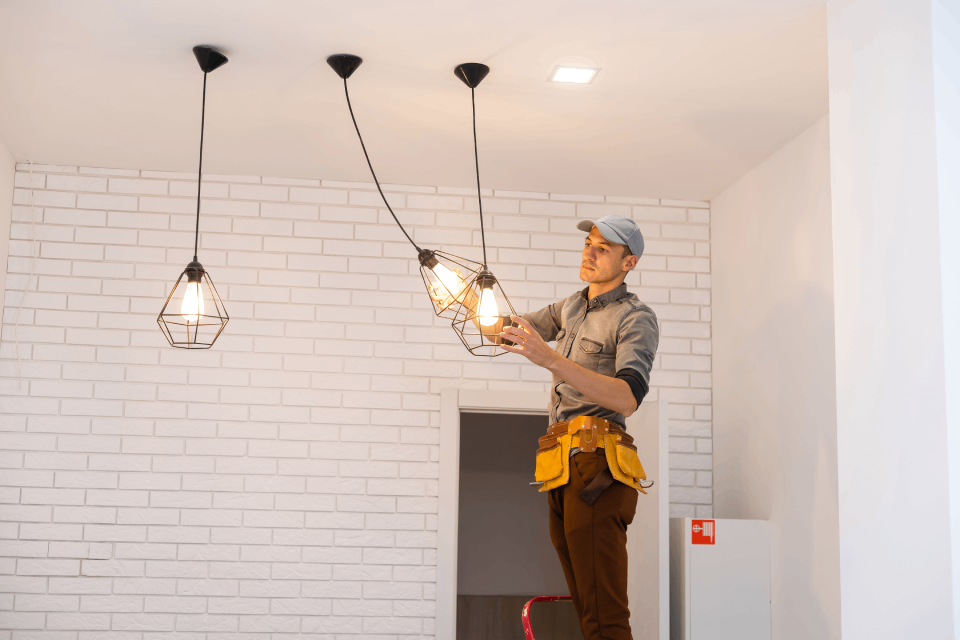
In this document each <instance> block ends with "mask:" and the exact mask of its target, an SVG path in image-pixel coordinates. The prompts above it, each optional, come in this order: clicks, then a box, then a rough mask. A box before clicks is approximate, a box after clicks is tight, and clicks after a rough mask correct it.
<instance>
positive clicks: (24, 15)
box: [0, 0, 827, 200]
mask: <svg viewBox="0 0 960 640" xmlns="http://www.w3.org/2000/svg"><path fill="white" fill-rule="evenodd" d="M195 44H213V45H217V46H219V47H221V48H222V50H223V51H224V52H225V53H226V54H227V55H228V57H229V58H230V62H229V64H227V65H225V66H224V67H221V68H220V69H218V70H217V71H215V72H213V73H212V74H210V76H209V78H208V86H207V128H206V137H205V143H204V168H205V169H206V170H208V171H209V172H211V173H229V174H245V175H269V176H282V177H299V178H318V177H319V178H326V179H333V180H358V181H369V174H368V173H367V168H366V165H365V163H364V160H363V156H362V154H361V151H360V147H359V143H358V142H357V139H356V135H355V133H354V131H353V129H352V126H351V123H350V120H349V114H348V112H347V108H346V103H345V101H344V96H343V84H342V81H341V80H340V79H339V78H338V77H337V76H336V75H335V74H334V73H333V71H331V70H330V68H329V67H327V65H326V63H325V59H326V57H327V56H328V55H330V54H332V53H354V54H357V55H360V56H361V57H363V58H364V64H363V65H362V66H361V67H360V69H359V70H358V71H357V72H356V73H355V74H354V76H353V77H352V78H351V80H350V93H351V99H352V101H353V106H354V110H355V112H356V115H357V119H358V121H359V124H360V127H361V131H362V132H363V134H364V136H365V142H366V143H367V149H368V150H369V151H370V153H371V156H372V160H373V163H374V167H375V169H376V170H377V172H378V177H379V178H380V179H381V180H382V181H383V182H387V183H401V184H423V185H444V186H461V187H468V186H470V185H471V184H473V183H474V182H473V181H474V176H473V170H474V167H473V148H472V137H471V136H472V131H471V128H470V92H469V89H467V88H466V87H465V86H464V85H463V84H462V83H460V82H459V81H458V80H457V79H456V78H455V77H454V75H453V68H454V66H456V65H457V64H459V63H462V62H483V63H486V64H488V65H489V66H490V67H491V73H490V75H489V76H488V77H487V79H486V80H484V82H483V83H482V84H481V85H480V87H479V88H478V89H477V96H476V97H477V135H478V137H479V145H480V170H481V178H482V182H483V186H485V187H492V188H498V189H510V190H526V191H552V192H561V193H595V194H596V193H602V194H615V195H625V196H631V195H633V196H650V197H663V198H683V199H698V200H704V199H710V198H712V197H713V196H714V195H716V194H717V193H718V192H719V191H721V190H722V189H723V188H724V187H726V186H727V185H729V184H731V183H732V182H734V181H735V180H736V179H737V178H739V177H740V176H741V175H743V173H745V172H746V171H747V170H749V169H750V168H751V167H753V166H755V165H756V164H758V163H759V162H760V161H762V160H763V159H764V158H766V157H767V156H768V155H770V153H772V152H773V151H775V150H776V149H778V148H779V147H780V146H782V145H783V144H784V143H786V142H787V141H788V140H790V139H791V138H793V137H794V136H795V135H797V134H798V133H800V132H801V131H802V130H804V129H805V128H807V127H808V126H809V125H810V124H812V123H813V122H814V121H816V120H818V119H819V118H820V117H822V116H823V115H825V114H826V112H827V61H826V10H825V8H824V6H823V5H822V4H821V3H817V2H810V1H800V0H671V1H669V2H666V1H664V0H580V1H574V2H570V1H567V2H565V1H563V0H520V1H517V0H485V1H483V2H481V1H480V0H473V1H472V2H464V1H459V0H405V1H403V2H398V1H397V0H354V1H353V2H343V1H342V0H341V1H337V2H328V1H323V0H272V1H270V2H265V1H256V0H136V1H135V2H131V1H130V0H84V1H83V2H76V1H75V0H0V140H2V141H3V142H4V143H5V144H6V145H7V147H8V148H9V149H10V151H11V152H12V153H13V155H14V157H15V158H16V159H17V160H18V161H23V160H27V159H32V160H34V161H36V162H42V163H53V164H69V165H84V166H100V167H122V168H140V169H161V170H174V171H194V170H195V168H196V163H197V145H198V137H199V129H200V98H201V88H202V82H203V80H202V78H203V75H202V72H201V71H200V70H199V68H198V66H197V63H196V61H195V60H194V58H193V55H192V54H191V51H190V50H191V47H192V46H193V45H195ZM563 62H571V63H578V64H586V65H589V66H595V67H601V68H602V71H601V72H600V73H599V75H598V76H597V77H596V79H595V80H594V82H593V83H592V84H590V85H584V86H571V85H557V84H555V83H550V82H547V76H548V74H549V73H550V71H551V70H552V69H553V68H554V66H555V65H556V64H558V63H563Z"/></svg>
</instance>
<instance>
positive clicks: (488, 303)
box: [452, 269, 517, 357]
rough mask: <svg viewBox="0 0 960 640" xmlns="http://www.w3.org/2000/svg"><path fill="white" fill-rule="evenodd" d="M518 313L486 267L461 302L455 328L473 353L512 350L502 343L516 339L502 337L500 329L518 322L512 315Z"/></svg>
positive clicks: (482, 353)
mask: <svg viewBox="0 0 960 640" xmlns="http://www.w3.org/2000/svg"><path fill="white" fill-rule="evenodd" d="M516 314H517V312H516V310H515V309H514V308H513V305H512V304H510V300H509V298H507V295H506V294H505V293H504V292H503V288H502V287H501V286H500V283H499V282H498V281H497V278H496V277H495V276H494V275H493V274H492V273H491V272H490V271H489V270H487V269H482V270H481V271H480V272H479V273H478V274H477V276H476V277H475V278H474V279H473V280H472V281H471V282H470V283H469V285H468V286H467V292H466V294H465V295H464V296H463V297H462V300H461V301H460V302H459V303H458V304H457V307H456V311H455V316H454V319H453V322H452V325H453V330H454V331H455V332H456V333H457V337H459V338H460V341H461V342H462V343H463V346H464V347H466V348H467V351H469V352H470V353H472V354H473V355H475V356H491V357H495V356H499V355H503V354H504V353H508V352H507V351H506V350H504V349H502V348H501V345H502V344H503V343H504V342H506V343H507V344H513V343H512V342H511V341H509V340H506V341H505V340H504V339H503V338H501V337H500V332H501V331H503V330H504V329H505V328H506V327H510V326H513V325H514V322H513V320H512V319H511V317H510V316H514V315H516Z"/></svg>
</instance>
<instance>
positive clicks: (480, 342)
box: [452, 62, 517, 356]
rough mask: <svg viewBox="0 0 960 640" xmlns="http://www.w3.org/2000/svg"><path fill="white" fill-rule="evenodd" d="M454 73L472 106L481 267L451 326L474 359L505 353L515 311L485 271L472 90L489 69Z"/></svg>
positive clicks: (472, 67)
mask: <svg viewBox="0 0 960 640" xmlns="http://www.w3.org/2000/svg"><path fill="white" fill-rule="evenodd" d="M454 73H455V74H456V76H457V77H458V78H459V79H460V80H462V81H463V83H464V84H465V85H467V86H468V87H470V103H471V105H472V106H473V159H474V164H475V166H476V170H477V205H478V208H479V211H480V241H481V242H482V243H483V267H482V268H481V269H480V271H478V272H477V274H476V275H475V276H474V278H473V280H471V281H470V282H469V283H468V284H467V294H466V295H464V296H462V297H461V299H460V302H459V304H458V305H457V308H456V311H455V313H454V319H453V323H452V324H453V330H454V331H456V332H457V336H459V337H460V340H461V342H463V346H465V347H466V348H467V350H468V351H469V352H470V353H472V354H473V355H475V356H499V355H503V354H504V353H507V352H506V351H504V350H503V349H502V348H501V345H502V344H503V339H502V338H501V337H500V332H501V331H503V329H504V328H505V327H509V326H511V325H512V324H513V321H512V320H511V319H510V316H511V315H516V313H517V312H516V310H514V308H513V305H512V304H510V300H509V298H507V295H506V294H505V293H504V292H503V287H501V286H500V282H499V281H497V278H496V276H494V275H493V273H492V272H491V271H490V270H489V269H488V268H487V239H486V234H485V233H484V229H483V198H482V197H481V196H480V153H479V151H478V150H477V100H476V96H475V89H476V88H477V85H479V84H480V82H481V81H482V80H483V79H484V78H486V77H487V74H488V73H490V67H488V66H487V65H485V64H480V63H478V62H468V63H465V64H461V65H460V66H458V67H457V68H456V69H454ZM508 342H509V341H508ZM510 344H512V343H510Z"/></svg>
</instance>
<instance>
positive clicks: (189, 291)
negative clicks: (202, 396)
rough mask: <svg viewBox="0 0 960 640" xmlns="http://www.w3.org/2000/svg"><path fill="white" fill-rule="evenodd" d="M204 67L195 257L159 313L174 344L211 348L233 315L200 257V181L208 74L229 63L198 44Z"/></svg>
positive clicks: (199, 59) (196, 51) (195, 51)
mask: <svg viewBox="0 0 960 640" xmlns="http://www.w3.org/2000/svg"><path fill="white" fill-rule="evenodd" d="M193 55H194V56H196V58H197V62H198V63H199V64H200V69H201V70H202V71H203V102H202V107H201V111H200V168H199V169H198V170H197V224H196V230H195V232H194V237H193V261H192V262H190V264H188V265H187V267H186V268H185V269H184V270H183V273H181V274H180V277H179V278H177V281H176V283H175V284H174V285H173V290H171V291H170V295H169V296H167V301H166V302H165V303H164V304H163V309H161V310H160V315H159V316H157V324H159V325H160V330H161V331H163V335H164V336H165V337H166V338H167V342H169V343H170V346H172V347H178V348H181V349H209V348H210V347H212V346H213V343H214V342H215V341H216V339H217V337H219V336H220V333H221V332H222V331H223V328H224V327H225V326H226V325H227V321H228V320H230V317H229V316H228V315H227V310H226V309H225V308H224V307H223V301H222V300H220V294H218V293H217V288H216V287H215V286H214V285H213V280H211V279H210V274H209V273H208V272H207V270H206V269H204V268H203V265H202V264H200V262H198V261H197V247H198V241H199V239H200V182H201V178H202V177H203V126H204V121H205V116H206V110H207V74H208V73H210V72H211V71H213V70H215V69H218V68H220V67H221V66H223V65H225V64H226V63H227V58H226V56H224V55H223V54H222V53H220V52H219V51H218V50H217V49H216V48H214V47H210V46H207V45H199V46H196V47H194V48H193Z"/></svg>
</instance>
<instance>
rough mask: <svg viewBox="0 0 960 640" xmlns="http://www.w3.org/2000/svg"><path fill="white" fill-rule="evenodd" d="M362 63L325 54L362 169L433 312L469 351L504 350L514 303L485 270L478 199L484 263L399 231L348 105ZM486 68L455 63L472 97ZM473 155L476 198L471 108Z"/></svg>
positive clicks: (497, 352) (498, 352)
mask: <svg viewBox="0 0 960 640" xmlns="http://www.w3.org/2000/svg"><path fill="white" fill-rule="evenodd" d="M362 62H363V59H361V58H360V57H359V56H355V55H351V54H348V53H341V54H336V55H332V56H330V57H329V58H327V64H329V65H330V67H331V68H332V69H333V70H334V71H335V72H336V74H337V75H338V76H340V77H341V78H342V79H343V93H344V95H345V96H346V99H347V109H348V110H349V111H350V119H351V120H352V121H353V127H354V129H356V131H357V137H358V138H359V139H360V147H361V149H363V155H364V158H366V161H367V167H369V169H370V175H371V176H373V182H374V184H375V185H376V186H377V191H379V192H380V197H381V198H382V199H383V203H384V204H385V205H386V207H387V210H388V211H389V212H390V215H391V216H393V220H394V222H396V223H397V226H398V227H400V231H402V232H403V235H404V236H406V238H407V240H408V241H409V242H410V244H411V245H413V248H414V249H415V250H416V251H417V258H418V259H419V261H420V277H421V278H422V279H423V284H424V286H425V287H426V289H427V294H428V295H429V296H430V301H431V303H432V306H433V310H434V313H436V314H437V316H439V317H441V318H446V319H448V320H451V323H452V325H453V328H454V330H455V331H456V332H457V335H458V336H459V338H460V340H461V341H462V342H463V344H464V346H465V347H466V348H467V349H468V350H469V351H470V353H472V354H474V355H488V356H494V355H501V354H503V353H506V352H505V351H503V350H502V349H500V348H499V345H500V343H501V339H500V337H499V334H500V331H501V330H502V328H503V327H505V326H509V325H510V320H509V314H508V315H507V316H503V315H501V310H504V311H506V310H509V313H514V310H513V306H512V305H510V301H509V300H508V299H507V297H506V295H505V294H504V293H503V289H502V288H501V287H500V284H499V283H498V282H497V279H496V278H495V277H494V276H493V274H492V273H491V272H490V271H489V270H488V269H487V266H486V252H487V246H486V238H485V237H484V233H483V209H482V203H481V210H480V235H481V238H482V241H483V255H484V259H483V260H484V261H483V262H482V263H480V262H476V261H474V260H469V259H467V258H462V257H460V256H455V255H452V254H450V253H446V252H444V251H437V250H433V249H421V248H420V247H419V246H417V243H416V242H414V241H413V238H411V237H410V234H409V233H407V230H406V229H404V227H403V225H402V224H401V223H400V220H399V219H398V218H397V215H396V214H395V213H394V211H393V208H392V207H391V206H390V203H389V202H388V201H387V198H386V196H384V194H383V189H381V188H380V181H379V180H377V174H376V173H375V172H374V170H373V164H372V163H371V162H370V155H369V154H368V153H367V148H366V145H365V144H364V143H363V136H361V135H360V127H359V126H358V125H357V118H356V116H354V114H353V106H352V105H351V104H350V92H349V90H348V88H347V79H348V78H349V77H350V76H351V75H353V72H354V71H356V70H357V68H358V67H359V66H360V64H361V63H362ZM489 72H490V68H489V67H487V66H486V65H482V64H476V63H469V64H464V65H460V66H459V67H457V70H456V73H457V74H458V77H460V79H461V80H463V81H464V82H465V83H467V86H469V87H470V91H471V95H472V92H473V89H474V87H476V86H477V85H478V84H479V83H480V81H481V80H483V78H484V77H485V76H486V75H487V73H489ZM473 129H474V136H473V142H474V159H475V161H476V165H477V197H478V198H479V196H480V193H479V189H480V168H479V166H480V165H479V159H478V156H477V148H476V143H477V136H476V108H475V107H474V126H473Z"/></svg>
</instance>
